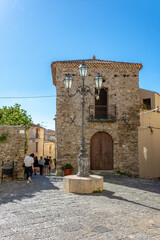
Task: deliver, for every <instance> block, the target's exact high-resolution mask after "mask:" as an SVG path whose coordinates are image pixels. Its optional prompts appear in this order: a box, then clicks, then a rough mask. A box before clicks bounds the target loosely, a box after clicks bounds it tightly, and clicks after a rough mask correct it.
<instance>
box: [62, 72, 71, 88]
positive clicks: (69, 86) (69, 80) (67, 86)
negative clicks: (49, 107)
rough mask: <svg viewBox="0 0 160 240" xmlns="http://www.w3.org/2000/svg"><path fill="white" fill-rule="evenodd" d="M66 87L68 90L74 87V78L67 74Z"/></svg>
mask: <svg viewBox="0 0 160 240" xmlns="http://www.w3.org/2000/svg"><path fill="white" fill-rule="evenodd" d="M64 85H65V88H66V89H68V90H69V89H70V88H71V87H72V77H71V76H70V75H69V74H67V75H66V77H65V79H64Z"/></svg>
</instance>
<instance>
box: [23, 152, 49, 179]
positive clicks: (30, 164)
mask: <svg viewBox="0 0 160 240" xmlns="http://www.w3.org/2000/svg"><path fill="white" fill-rule="evenodd" d="M51 163H52V159H51V157H47V158H44V159H43V157H42V156H41V157H40V159H39V160H38V158H37V157H36V156H34V154H33V153H32V154H30V155H27V156H26V157H25V159H24V166H25V173H26V175H27V183H29V182H31V181H32V180H31V178H32V174H33V173H34V175H36V174H37V171H38V170H39V169H40V175H43V174H50V173H51Z"/></svg>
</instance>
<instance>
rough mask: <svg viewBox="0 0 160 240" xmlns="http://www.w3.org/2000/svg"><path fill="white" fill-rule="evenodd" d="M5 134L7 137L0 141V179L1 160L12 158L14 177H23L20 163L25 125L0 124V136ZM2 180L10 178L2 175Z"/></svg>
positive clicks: (19, 178)
mask: <svg viewBox="0 0 160 240" xmlns="http://www.w3.org/2000/svg"><path fill="white" fill-rule="evenodd" d="M4 134H6V136H7V138H6V140H4V141H1V142H0V180H1V174H2V169H1V168H2V161H3V160H4V161H5V160H14V176H15V179H18V180H22V179H24V169H23V167H22V164H23V162H24V157H25V126H24V125H20V126H2V125H0V136H2V135H4ZM4 180H12V179H11V178H10V177H9V176H6V175H4Z"/></svg>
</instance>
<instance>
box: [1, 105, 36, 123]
mask: <svg viewBox="0 0 160 240" xmlns="http://www.w3.org/2000/svg"><path fill="white" fill-rule="evenodd" d="M31 123H32V118H31V116H30V115H27V112H26V111H25V110H24V109H21V105H20V104H17V103H16V104H15V105H14V106H13V107H6V106H4V107H2V108H1V109H0V125H14V126H15V125H21V124H24V125H26V128H29V125H30V124H31Z"/></svg>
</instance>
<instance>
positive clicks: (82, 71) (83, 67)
mask: <svg viewBox="0 0 160 240" xmlns="http://www.w3.org/2000/svg"><path fill="white" fill-rule="evenodd" d="M79 72H80V76H81V77H86V76H87V65H86V64H84V63H82V64H81V65H80V66H79Z"/></svg>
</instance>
